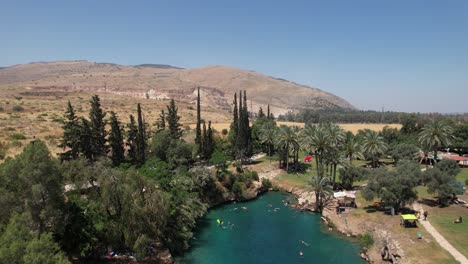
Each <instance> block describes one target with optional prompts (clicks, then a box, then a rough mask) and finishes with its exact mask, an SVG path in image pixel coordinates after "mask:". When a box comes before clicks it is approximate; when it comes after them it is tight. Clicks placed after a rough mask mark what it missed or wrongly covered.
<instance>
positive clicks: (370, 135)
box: [362, 129, 387, 168]
mask: <svg viewBox="0 0 468 264" xmlns="http://www.w3.org/2000/svg"><path fill="white" fill-rule="evenodd" d="M362 150H363V151H364V153H365V154H366V155H367V156H369V157H371V158H372V167H374V168H376V167H377V163H378V161H379V156H380V155H382V154H383V153H385V151H386V150H387V144H386V143H385V141H384V139H383V137H381V136H380V134H379V133H378V132H376V131H373V130H369V129H366V131H365V132H364V137H363V140H362Z"/></svg>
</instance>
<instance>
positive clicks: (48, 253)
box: [23, 233, 70, 264]
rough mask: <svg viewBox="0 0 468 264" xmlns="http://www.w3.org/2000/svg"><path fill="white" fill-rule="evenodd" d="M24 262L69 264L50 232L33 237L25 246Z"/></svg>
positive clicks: (30, 263) (31, 263)
mask: <svg viewBox="0 0 468 264" xmlns="http://www.w3.org/2000/svg"><path fill="white" fill-rule="evenodd" d="M23 261H24V263H28V264H69V263H70V261H68V259H67V257H66V256H65V254H64V253H63V252H62V251H61V250H60V247H59V245H58V244H57V243H55V241H54V240H53V238H52V234H51V233H45V234H42V235H41V236H37V237H35V238H33V239H32V240H31V241H30V242H29V243H28V246H27V247H26V254H25V255H24V256H23Z"/></svg>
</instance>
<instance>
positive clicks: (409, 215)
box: [401, 214, 418, 220]
mask: <svg viewBox="0 0 468 264" xmlns="http://www.w3.org/2000/svg"><path fill="white" fill-rule="evenodd" d="M401 218H403V220H418V218H417V217H416V216H415V215H414V214H404V215H401Z"/></svg>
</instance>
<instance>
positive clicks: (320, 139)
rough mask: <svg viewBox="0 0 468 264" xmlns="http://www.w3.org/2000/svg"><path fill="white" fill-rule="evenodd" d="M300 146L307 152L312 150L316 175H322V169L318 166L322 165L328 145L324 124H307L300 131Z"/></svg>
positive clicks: (328, 139)
mask: <svg viewBox="0 0 468 264" xmlns="http://www.w3.org/2000/svg"><path fill="white" fill-rule="evenodd" d="M302 134H303V143H302V146H303V148H304V149H306V150H307V151H309V152H313V153H314V156H315V165H316V166H317V175H319V176H320V177H323V175H322V173H323V172H322V170H320V169H319V167H321V166H323V161H324V154H325V151H326V150H327V149H328V148H329V147H330V144H331V142H330V137H329V136H328V133H327V131H326V128H325V126H324V125H322V124H321V125H307V126H306V127H305V129H304V131H303V132H302Z"/></svg>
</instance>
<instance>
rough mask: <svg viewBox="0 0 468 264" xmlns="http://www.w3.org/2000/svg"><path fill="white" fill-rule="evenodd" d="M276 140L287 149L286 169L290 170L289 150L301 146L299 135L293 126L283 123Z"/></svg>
mask: <svg viewBox="0 0 468 264" xmlns="http://www.w3.org/2000/svg"><path fill="white" fill-rule="evenodd" d="M276 140H277V141H276V144H277V145H278V147H279V148H282V149H284V150H285V153H286V160H285V162H286V171H289V152H290V151H291V149H296V147H297V146H299V141H298V135H297V134H296V133H295V132H294V130H293V128H291V127H289V126H284V125H282V126H280V128H279V129H278V133H277V137H276Z"/></svg>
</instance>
